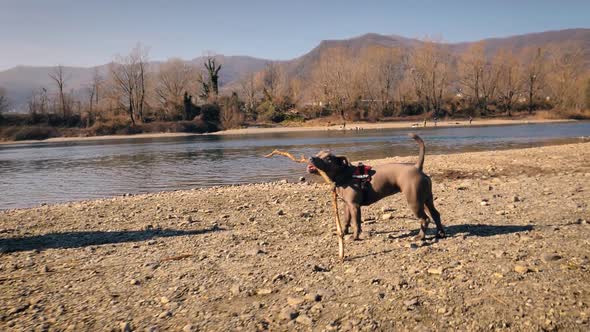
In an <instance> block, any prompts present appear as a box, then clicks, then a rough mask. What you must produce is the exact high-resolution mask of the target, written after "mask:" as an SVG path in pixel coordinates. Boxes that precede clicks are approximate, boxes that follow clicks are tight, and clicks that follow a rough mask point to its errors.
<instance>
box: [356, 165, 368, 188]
mask: <svg viewBox="0 0 590 332" xmlns="http://www.w3.org/2000/svg"><path fill="white" fill-rule="evenodd" d="M371 168H372V167H371V166H366V165H363V164H362V163H359V164H358V166H356V167H355V168H354V172H353V173H352V178H353V179H354V181H355V182H356V183H358V184H359V185H360V186H361V187H364V185H365V184H367V183H368V182H371Z"/></svg>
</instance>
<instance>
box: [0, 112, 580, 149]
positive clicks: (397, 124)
mask: <svg viewBox="0 0 590 332" xmlns="http://www.w3.org/2000/svg"><path fill="white" fill-rule="evenodd" d="M575 121H577V120H559V119H554V120H543V119H533V118H531V119H518V120H506V119H476V120H474V121H473V122H472V124H471V125H470V124H469V121H467V120H459V121H454V120H453V121H439V122H438V123H437V126H436V127H437V128H448V127H467V126H472V127H476V126H504V125H522V124H541V123H564V122H575ZM433 127H434V124H433V123H432V122H428V123H427V128H433ZM412 128H415V129H420V128H424V127H423V123H422V122H415V121H394V122H376V123H365V122H351V123H347V124H346V130H375V129H412ZM327 130H336V131H337V130H343V129H342V127H341V125H331V126H301V127H271V128H252V127H251V128H240V129H229V130H222V131H218V132H214V133H208V134H193V133H149V134H135V135H108V136H89V137H54V138H48V139H45V140H26V141H0V146H1V145H9V144H10V145H12V144H31V143H40V142H41V143H61V142H86V141H105V140H121V139H149V138H162V137H190V136H202V135H222V136H223V135H250V134H271V133H290V132H310V131H327Z"/></svg>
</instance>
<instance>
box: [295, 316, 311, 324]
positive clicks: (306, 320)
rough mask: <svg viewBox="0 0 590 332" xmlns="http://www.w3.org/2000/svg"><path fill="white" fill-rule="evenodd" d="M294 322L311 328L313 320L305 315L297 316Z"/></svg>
mask: <svg viewBox="0 0 590 332" xmlns="http://www.w3.org/2000/svg"><path fill="white" fill-rule="evenodd" d="M295 321H296V322H297V323H299V324H301V325H306V326H311V325H312V324H313V320H311V318H310V317H309V316H307V315H299V316H297V318H296V319H295Z"/></svg>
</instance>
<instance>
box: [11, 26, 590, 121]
mask: <svg viewBox="0 0 590 332" xmlns="http://www.w3.org/2000/svg"><path fill="white" fill-rule="evenodd" d="M484 41H485V51H486V53H487V54H488V55H493V54H495V53H496V52H497V51H498V50H499V49H501V48H504V49H507V50H509V51H512V52H513V53H515V54H517V53H519V52H520V51H521V50H522V49H523V48H525V47H531V46H532V47H555V48H560V47H565V46H571V45H576V46H578V47H581V48H582V49H583V51H584V54H585V59H586V64H587V65H589V66H590V29H567V30H558V31H546V32H539V33H530V34H524V35H517V36H510V37H505V38H490V39H485V40H484ZM475 42H476V41H474V42H462V43H453V44H448V47H449V49H450V51H451V53H452V54H453V55H460V54H461V53H462V52H464V51H465V50H466V49H467V48H468V47H469V46H470V45H472V44H473V43H475ZM420 43H422V42H421V41H420V40H418V39H411V38H405V37H401V36H397V35H380V34H375V33H368V34H365V35H362V36H358V37H354V38H350V39H344V40H324V41H322V42H321V43H320V44H319V45H318V46H316V47H315V48H314V49H312V50H311V51H309V52H308V53H306V54H304V55H302V56H300V57H298V58H295V59H292V60H287V61H280V63H281V65H282V66H284V69H285V72H286V73H287V75H288V76H289V77H300V78H302V79H306V78H309V77H310V75H311V71H312V69H313V68H314V66H315V65H317V63H318V61H319V59H320V56H321V54H322V53H323V52H324V51H325V50H327V49H329V48H333V47H344V48H347V49H348V50H349V51H350V52H351V53H352V54H355V53H356V52H360V50H362V49H363V48H364V47H367V46H372V45H380V46H386V47H399V48H402V49H405V50H410V49H412V48H413V47H416V46H418V45H420ZM216 57H217V59H218V61H219V62H221V63H222V64H223V66H222V69H221V72H220V76H221V77H220V78H221V83H222V85H225V86H228V87H230V88H231V87H233V86H236V84H235V83H236V82H237V80H239V79H240V78H241V77H244V76H245V75H247V74H250V73H254V72H258V71H260V70H262V69H263V68H264V67H265V65H266V63H267V62H268V61H270V60H267V59H260V58H253V57H248V56H225V55H217V56H216ZM188 61H189V62H193V63H195V64H197V65H199V66H201V65H202V63H203V62H204V57H197V58H194V59H192V60H188ZM159 63H161V62H158V61H153V62H152V63H151V64H152V65H153V66H154V67H157V66H158V65H159ZM54 68H55V67H30V66H17V67H14V68H11V69H8V70H5V71H2V72H0V87H3V88H4V89H5V90H6V93H7V95H8V98H9V100H10V102H11V106H12V107H11V109H13V110H21V111H22V110H24V109H25V108H26V107H25V106H26V102H27V99H28V98H29V97H30V95H31V92H32V91H33V90H34V89H39V88H42V87H44V88H47V89H48V90H50V91H51V90H53V82H52V81H51V79H50V77H49V73H51V72H53V70H54ZM95 68H98V70H99V71H100V72H102V73H103V75H104V76H105V77H106V76H107V71H108V64H103V65H99V66H97V67H88V68H81V67H67V66H65V67H64V69H65V71H66V74H67V78H68V81H67V86H66V90H67V91H73V92H74V94H77V93H81V91H82V90H83V89H84V87H85V86H86V85H87V84H88V83H89V82H90V81H91V78H92V75H93V74H94V71H95ZM195 79H196V78H195Z"/></svg>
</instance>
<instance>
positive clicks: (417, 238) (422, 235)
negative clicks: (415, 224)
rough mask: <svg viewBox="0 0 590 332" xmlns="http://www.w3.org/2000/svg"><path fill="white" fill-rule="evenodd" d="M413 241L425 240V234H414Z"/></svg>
mask: <svg viewBox="0 0 590 332" xmlns="http://www.w3.org/2000/svg"><path fill="white" fill-rule="evenodd" d="M414 241H426V235H425V234H418V235H416V236H414Z"/></svg>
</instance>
